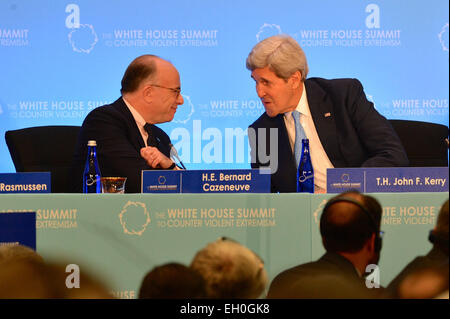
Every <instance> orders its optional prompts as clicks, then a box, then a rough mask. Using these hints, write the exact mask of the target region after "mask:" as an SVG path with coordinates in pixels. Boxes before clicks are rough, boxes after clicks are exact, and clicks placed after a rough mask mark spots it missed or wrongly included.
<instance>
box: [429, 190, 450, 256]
mask: <svg viewBox="0 0 450 319" xmlns="http://www.w3.org/2000/svg"><path fill="white" fill-rule="evenodd" d="M448 202H449V200H448V199H447V200H446V201H445V203H444V204H443V205H442V206H441V209H440V211H439V215H438V219H437V223H436V227H435V228H434V229H433V230H432V231H431V232H430V237H429V240H430V241H431V242H432V243H433V246H435V247H438V248H439V249H440V250H442V251H444V252H445V253H446V254H447V255H448Z"/></svg>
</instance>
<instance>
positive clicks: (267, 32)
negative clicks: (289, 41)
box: [256, 23, 282, 42]
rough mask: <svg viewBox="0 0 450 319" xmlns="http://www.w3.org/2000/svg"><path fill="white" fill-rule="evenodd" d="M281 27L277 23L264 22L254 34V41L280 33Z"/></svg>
mask: <svg viewBox="0 0 450 319" xmlns="http://www.w3.org/2000/svg"><path fill="white" fill-rule="evenodd" d="M281 33H282V31H281V27H280V26H279V25H278V24H269V23H264V24H263V25H262V26H261V27H260V28H259V31H258V33H257V34H256V41H258V42H259V41H261V40H264V39H266V38H269V37H271V36H274V35H277V34H281Z"/></svg>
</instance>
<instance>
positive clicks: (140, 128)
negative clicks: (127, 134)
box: [122, 97, 148, 146]
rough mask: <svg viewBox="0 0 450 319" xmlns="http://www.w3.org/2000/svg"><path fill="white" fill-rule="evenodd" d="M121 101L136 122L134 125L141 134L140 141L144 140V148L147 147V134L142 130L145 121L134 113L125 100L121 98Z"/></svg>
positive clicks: (134, 110) (137, 113)
mask: <svg viewBox="0 0 450 319" xmlns="http://www.w3.org/2000/svg"><path fill="white" fill-rule="evenodd" d="M122 99H123V101H124V102H125V104H126V106H127V107H128V109H129V110H130V112H131V115H133V118H134V120H135V121H136V125H137V127H138V128H139V132H140V133H141V136H142V139H143V140H144V144H145V146H148V145H147V139H148V133H147V131H146V130H145V129H144V125H145V124H147V123H146V122H145V120H144V118H143V117H142V116H141V114H139V112H138V111H136V109H135V108H134V107H132V106H131V104H130V103H129V102H127V100H125V99H124V98H123V97H122Z"/></svg>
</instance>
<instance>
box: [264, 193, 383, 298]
mask: <svg viewBox="0 0 450 319" xmlns="http://www.w3.org/2000/svg"><path fill="white" fill-rule="evenodd" d="M381 215H382V208H381V206H380V204H379V203H378V201H377V200H376V199H375V198H373V197H371V196H367V195H363V194H360V193H358V192H356V191H351V192H346V193H342V194H340V195H338V196H335V197H333V198H332V199H330V200H329V201H328V203H327V204H326V205H325V207H324V209H323V212H322V215H321V218H320V233H321V236H322V243H323V245H324V247H325V250H326V253H325V254H324V255H323V256H322V257H321V258H320V259H319V260H317V261H315V262H310V263H306V264H303V265H299V266H296V267H293V268H291V269H288V270H285V271H283V272H282V273H280V274H279V275H277V276H276V277H275V279H274V280H273V281H272V283H271V285H270V288H269V292H268V295H267V297H268V298H374V297H378V296H380V295H381V293H382V290H383V288H382V287H381V286H379V283H377V282H376V276H374V280H369V279H365V278H364V274H365V273H366V269H367V268H368V267H367V266H368V265H373V266H375V265H376V264H377V263H378V260H379V257H380V251H381V246H382V244H381V233H380V223H381ZM373 266H371V267H370V268H371V269H373V268H374V267H373Z"/></svg>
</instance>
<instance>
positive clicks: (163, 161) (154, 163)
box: [141, 146, 173, 169]
mask: <svg viewBox="0 0 450 319" xmlns="http://www.w3.org/2000/svg"><path fill="white" fill-rule="evenodd" d="M141 156H142V158H143V159H145V161H146V162H147V164H148V165H150V166H151V167H152V168H162V169H165V168H169V167H170V166H172V165H173V161H172V160H171V159H170V158H168V157H167V156H165V155H164V154H163V153H161V152H160V151H159V150H158V149H157V148H156V147H152V146H147V147H143V148H141Z"/></svg>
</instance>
